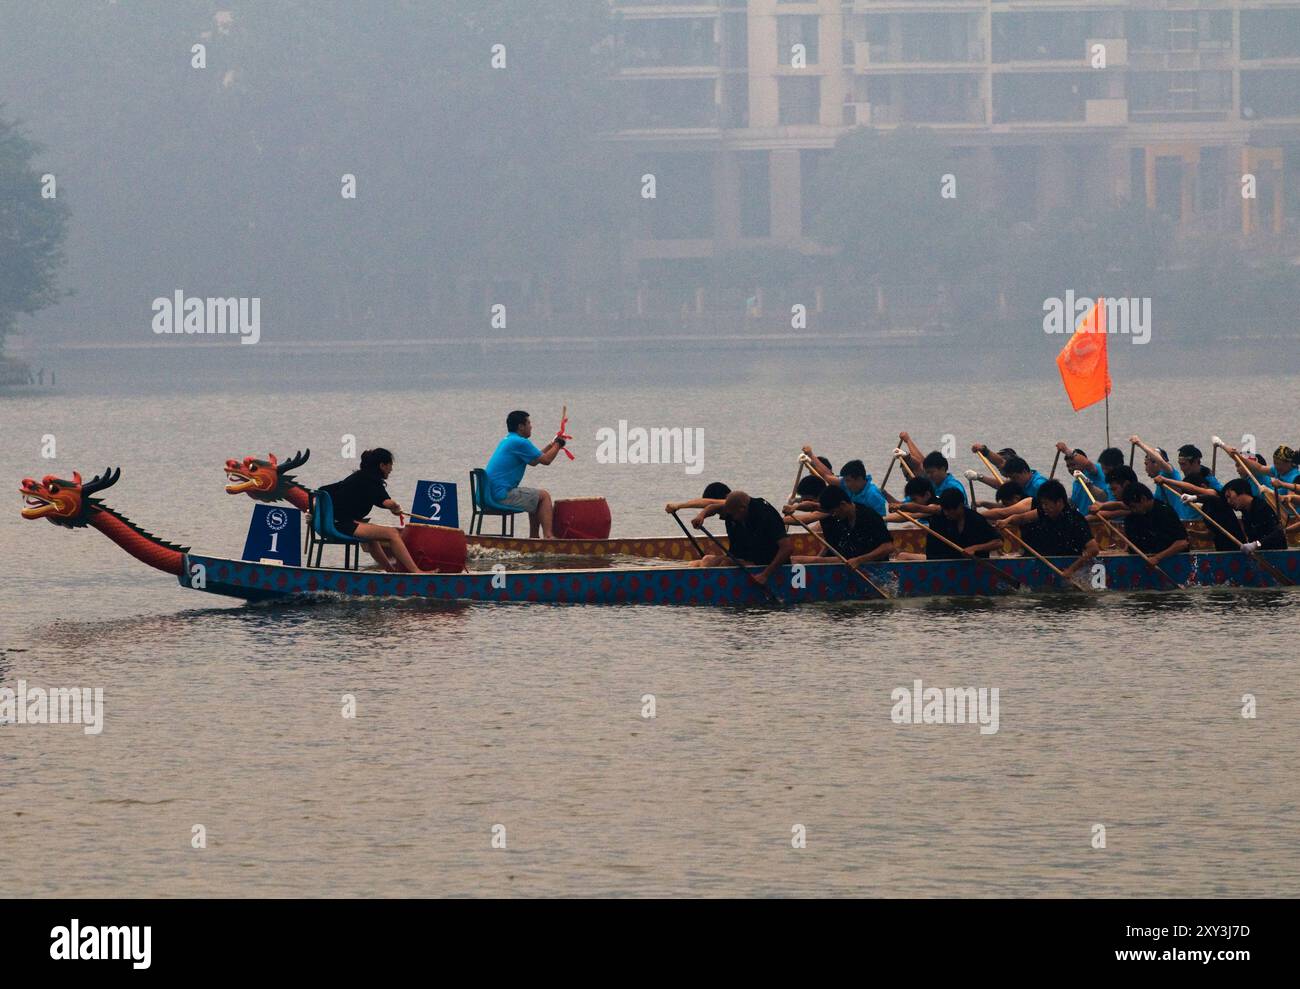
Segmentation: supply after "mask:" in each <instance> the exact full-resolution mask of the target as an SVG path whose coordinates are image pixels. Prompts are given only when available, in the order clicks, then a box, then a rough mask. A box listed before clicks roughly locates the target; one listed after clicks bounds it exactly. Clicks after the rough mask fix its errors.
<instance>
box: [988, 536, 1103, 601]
mask: <svg viewBox="0 0 1300 989" xmlns="http://www.w3.org/2000/svg"><path fill="white" fill-rule="evenodd" d="M1001 531H1002V532H1005V533H1006V534H1007V535H1008V536H1010V537H1011V538H1012V539H1014V540H1015V541H1016V544H1017V545H1018V546H1020V547H1021V548H1022V549H1027V550H1029V552H1030V553H1032V554H1033V555H1034V557H1035V559H1037V560H1038V562H1040V563H1042V564H1044V565H1045V566H1047V568H1048V569H1049V570H1051V571H1052V572H1053V573H1054V574H1056V576H1057V577H1059V578H1060V579H1061V583H1062V585H1063V586H1065V587H1068V588H1069V589H1070V590H1072V591H1083V588H1082V587H1080V586H1079V585H1078V584H1076V583H1075V582H1074V581H1072V580H1071V579H1070V578H1069V577H1067V576H1066V575H1065V571H1064V570H1062V569H1061V568H1060V567H1058V566H1057V565H1056V564H1055V563H1053V562H1052V561H1051V560H1049V559H1048V558H1047V557H1045V556H1043V554H1042V553H1040V552H1038V550H1036V549H1034V547H1032V546H1030V545H1029V544H1028V543H1027V542H1025V541H1024V540H1023V539H1021V538H1020V533H1018V532H1016V531H1015V530H1014V529H1013V528H1011V527H1010V526H1007V528H1005V529H1003V530H1001Z"/></svg>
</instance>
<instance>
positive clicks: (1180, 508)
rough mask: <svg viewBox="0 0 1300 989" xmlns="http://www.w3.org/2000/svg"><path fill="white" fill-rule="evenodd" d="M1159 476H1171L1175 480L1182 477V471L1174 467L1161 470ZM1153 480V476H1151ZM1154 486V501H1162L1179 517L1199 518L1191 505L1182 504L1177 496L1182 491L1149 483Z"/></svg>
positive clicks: (1179, 479) (1181, 500)
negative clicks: (1168, 469) (1170, 469)
mask: <svg viewBox="0 0 1300 989" xmlns="http://www.w3.org/2000/svg"><path fill="white" fill-rule="evenodd" d="M1160 476H1161V477H1172V478H1173V479H1174V480H1175V481H1181V480H1182V479H1183V472H1182V471H1180V470H1179V469H1178V468H1177V467H1175V468H1174V469H1173V470H1172V471H1167V470H1162V471H1161V472H1160ZM1153 480H1154V478H1153ZM1151 486H1152V487H1153V488H1155V492H1154V494H1155V496H1156V501H1163V502H1164V503H1165V504H1166V505H1168V506H1169V507H1170V508H1172V509H1173V510H1174V513H1175V514H1176V515H1177V516H1178V517H1179V518H1180V519H1199V518H1200V517H1201V516H1200V514H1199V513H1198V512H1197V511H1196V509H1195V508H1193V507H1192V506H1191V505H1185V504H1183V499H1182V498H1181V497H1179V496H1180V495H1181V494H1182V492H1181V491H1178V490H1176V489H1174V488H1171V487H1168V486H1166V485H1163V484H1161V485H1159V486H1157V485H1155V484H1153V485H1151Z"/></svg>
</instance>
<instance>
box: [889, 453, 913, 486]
mask: <svg viewBox="0 0 1300 989" xmlns="http://www.w3.org/2000/svg"><path fill="white" fill-rule="evenodd" d="M894 459H895V460H897V461H898V466H900V467H902V468H903V473H904V474H906V475H907V479H908V480H909V481H910V480H911V479H912V478H914V477H916V472H915V471H914V470H912V468H911V465H909V464H908V462H907V454H906V453H904V452H903V451H902V450H901V449H895V450H894Z"/></svg>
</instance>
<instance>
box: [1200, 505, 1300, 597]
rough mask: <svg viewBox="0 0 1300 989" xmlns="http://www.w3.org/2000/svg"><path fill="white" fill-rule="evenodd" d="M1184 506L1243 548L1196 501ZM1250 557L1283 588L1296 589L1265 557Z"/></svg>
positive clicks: (1290, 580) (1237, 540) (1234, 537)
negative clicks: (1191, 508) (1194, 511)
mask: <svg viewBox="0 0 1300 989" xmlns="http://www.w3.org/2000/svg"><path fill="white" fill-rule="evenodd" d="M1183 504H1185V505H1191V506H1192V507H1193V508H1195V509H1196V511H1197V512H1198V513H1199V514H1200V516H1201V518H1203V519H1205V521H1206V522H1209V523H1210V525H1212V526H1214V527H1215V528H1216V529H1218V530H1219V531H1220V532H1222V533H1223V534H1224V535H1225V536H1227V537H1228V538H1229V539H1231V540H1232V541H1233V542H1234V543H1236V544H1237V548H1238V549H1240V548H1241V546H1242V542H1241V540H1240V539H1238V538H1237V537H1236V536H1234V535H1233V534H1232V533H1231V532H1229V531H1228V530H1227V529H1225V528H1224V527H1223V526H1221V525H1219V523H1218V522H1216V521H1214V519H1212V518H1210V516H1209V513H1208V512H1206V511H1205V509H1204V508H1202V507H1201V506H1200V505H1198V504H1197V503H1196V501H1195V500H1192V501H1186V502H1184V503H1183ZM1249 555H1250V557H1251V559H1253V560H1254V561H1255V562H1256V563H1258V564H1259V565H1260V566H1261V567H1263V568H1264V569H1265V570H1267V571H1268V572H1269V573H1270V574H1272V576H1273V579H1274V580H1276V581H1277V582H1278V583H1279V584H1281V585H1282V586H1283V587H1294V586H1295V581H1294V580H1292V579H1291V578H1290V577H1288V576H1287V575H1286V574H1284V573H1283V572H1282V571H1281V570H1279V569H1278V568H1277V567H1275V566H1273V564H1271V563H1269V562H1268V560H1265V559H1264V558H1263V557H1260V556H1255V555H1254V554H1249Z"/></svg>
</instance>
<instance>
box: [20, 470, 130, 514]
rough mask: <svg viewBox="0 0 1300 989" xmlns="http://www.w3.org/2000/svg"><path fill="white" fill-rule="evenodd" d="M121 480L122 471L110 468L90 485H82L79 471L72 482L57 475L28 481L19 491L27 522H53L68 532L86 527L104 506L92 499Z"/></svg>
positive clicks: (91, 480)
mask: <svg viewBox="0 0 1300 989" xmlns="http://www.w3.org/2000/svg"><path fill="white" fill-rule="evenodd" d="M121 476H122V472H121V470H119V469H118V468H110V469H108V470H105V471H104V473H102V474H99V475H97V476H95V477H93V478H91V479H90V480H89V481H82V479H81V474H80V473H78V472H77V471H73V472H72V480H70V481H69V480H66V479H65V478H61V477H55V476H54V475H53V474H46V475H45V476H44V477H43V478H41V480H39V481H37V480H35V479H34V478H30V477H24V478H23V482H22V486H21V487H20V488H19V489H18V490H19V493H20V494H22V496H23V502H24V508H23V518H25V519H49V520H50V521H51V522H53V523H54V524H55V525H63V526H67V527H68V528H78V527H80V526H84V525H86V524H88V522H89V521H90V515H91V512H92V511H93V510H94V509H96V508H98V507H99V504H100V503H99V500H98V499H96V498H92V497H91V495H93V494H95V493H96V492H98V491H103V490H104V489H105V488H111V487H112V486H113V485H114V484H116V483H117V479H118V478H119V477H121Z"/></svg>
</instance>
